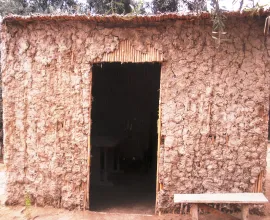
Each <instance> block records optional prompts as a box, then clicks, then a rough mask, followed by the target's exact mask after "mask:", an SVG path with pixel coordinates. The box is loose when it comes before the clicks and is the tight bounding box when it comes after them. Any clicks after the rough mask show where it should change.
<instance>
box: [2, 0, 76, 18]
mask: <svg viewBox="0 0 270 220" xmlns="http://www.w3.org/2000/svg"><path fill="white" fill-rule="evenodd" d="M77 6H78V3H77V1H76V0H0V15H3V16H4V15H7V14H9V13H11V14H20V15H26V14H29V13H53V12H55V11H59V12H70V13H72V12H73V13H74V12H75V9H76V7H77Z"/></svg>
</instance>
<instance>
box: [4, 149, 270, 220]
mask: <svg viewBox="0 0 270 220" xmlns="http://www.w3.org/2000/svg"><path fill="white" fill-rule="evenodd" d="M267 155H268V156H267V164H268V166H267V174H266V197H267V198H270V144H269V145H268V154H267ZM4 191H5V166H4V164H1V163H0V220H2V219H3V220H25V219H36V220H86V219H91V220H176V219H177V220H189V219H191V217H190V216H189V215H181V216H180V215H162V216H155V215H143V214H129V213H127V214H125V213H124V212H125V211H126V210H121V208H119V210H114V213H105V212H93V211H68V210H64V209H54V208H51V207H44V208H40V207H34V206H31V207H30V208H29V209H27V210H25V208H24V207H23V206H15V207H6V206H4V204H3V202H4V200H5V195H4ZM265 214H266V216H257V215H251V216H250V220H270V204H269V203H268V204H267V205H266V206H265ZM235 216H237V217H240V213H237V214H235ZM200 219H201V220H222V219H221V218H220V217H216V216H215V215H213V214H208V215H200ZM224 220H226V218H224Z"/></svg>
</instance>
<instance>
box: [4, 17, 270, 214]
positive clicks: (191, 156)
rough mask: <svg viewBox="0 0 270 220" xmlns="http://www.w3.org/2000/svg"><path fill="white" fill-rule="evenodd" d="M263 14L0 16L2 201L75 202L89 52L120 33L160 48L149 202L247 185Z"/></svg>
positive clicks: (259, 122)
mask: <svg viewBox="0 0 270 220" xmlns="http://www.w3.org/2000/svg"><path fill="white" fill-rule="evenodd" d="M263 26H264V19H263V18H234V17H232V18H228V19H227V21H226V29H227V32H228V33H227V35H226V36H225V38H226V39H227V40H226V41H225V42H223V43H222V44H221V45H220V47H219V48H217V45H216V43H215V41H214V40H213V39H212V37H211V32H212V26H211V23H210V21H198V22H197V21H196V22H190V21H181V20H180V21H179V20H171V21H167V22H155V23H153V24H151V25H148V24H144V23H141V24H134V25H125V24H122V25H114V24H113V23H111V24H101V23H94V22H85V21H79V20H77V21H75V20H72V17H71V18H70V19H65V20H61V19H60V20H53V19H48V20H43V21H38V19H36V20H35V18H33V20H32V21H31V22H26V21H25V22H24V21H23V20H22V21H20V22H19V21H16V20H15V19H14V21H12V19H11V20H9V21H8V20H4V21H3V24H2V50H1V53H2V54H1V65H2V81H3V84H2V85H3V119H4V147H5V163H6V166H7V204H18V203H19V204H23V203H24V196H25V193H28V194H29V195H30V196H31V199H32V201H33V202H34V203H35V204H37V205H40V206H44V205H52V206H55V207H64V208H68V209H74V208H82V207H83V206H84V195H85V192H86V190H87V184H86V182H87V176H88V170H87V136H88V135H89V131H90V126H91V120H90V110H91V101H90V100H91V63H92V61H93V60H94V59H96V58H98V57H102V56H103V55H104V53H110V52H113V51H114V50H116V49H117V48H118V45H119V43H120V42H121V41H123V40H128V41H130V42H131V43H132V45H133V46H134V48H136V50H140V51H145V50H147V45H151V46H152V47H154V48H155V49H157V50H159V51H160V52H161V53H163V56H164V62H163V63H162V72H161V82H160V85H161V89H160V94H161V98H160V99H161V101H160V102H161V112H162V114H161V120H162V123H161V124H162V125H161V135H162V138H161V139H162V143H161V148H160V156H159V173H158V179H159V183H160V184H161V186H162V187H161V189H160V191H159V192H158V195H157V199H158V202H157V209H158V210H160V211H164V212H167V211H168V212H169V211H171V210H173V208H174V205H173V199H172V198H173V194H174V193H204V192H252V191H253V190H254V187H255V182H256V181H257V179H258V176H259V174H260V173H261V172H264V171H265V170H266V148H267V129H268V109H269V69H270V67H269V56H268V53H267V52H269V51H267V47H268V48H270V43H268V42H269V40H268V41H266V40H265V37H264V36H263Z"/></svg>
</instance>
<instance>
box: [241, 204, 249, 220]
mask: <svg viewBox="0 0 270 220" xmlns="http://www.w3.org/2000/svg"><path fill="white" fill-rule="evenodd" d="M241 219H242V220H248V219H249V205H242V213H241Z"/></svg>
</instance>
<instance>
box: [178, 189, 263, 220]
mask: <svg viewBox="0 0 270 220" xmlns="http://www.w3.org/2000/svg"><path fill="white" fill-rule="evenodd" d="M174 203H175V204H177V203H191V204H192V206H191V209H190V213H191V216H192V220H198V219H199V209H198V204H202V203H220V204H224V203H232V204H242V213H241V219H243V220H247V219H248V216H249V205H250V204H263V203H268V200H267V198H266V197H265V196H264V195H263V193H215V194H174Z"/></svg>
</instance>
